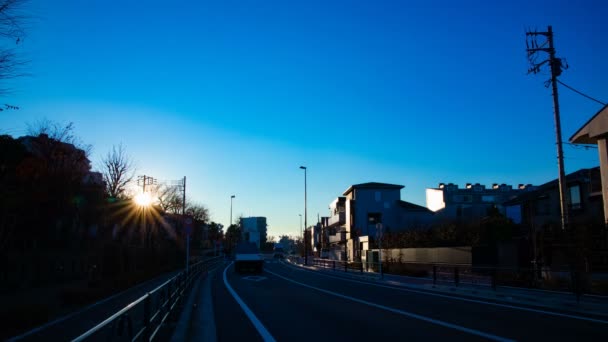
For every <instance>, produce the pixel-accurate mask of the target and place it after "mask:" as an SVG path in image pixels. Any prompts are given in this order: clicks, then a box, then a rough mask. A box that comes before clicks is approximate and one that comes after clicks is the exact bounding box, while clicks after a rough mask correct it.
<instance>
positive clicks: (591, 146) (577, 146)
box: [564, 143, 597, 150]
mask: <svg viewBox="0 0 608 342" xmlns="http://www.w3.org/2000/svg"><path fill="white" fill-rule="evenodd" d="M564 144H565V145H568V146H570V147H572V148H575V149H577V150H583V149H584V150H589V149H597V146H594V145H581V144H572V143H564Z"/></svg>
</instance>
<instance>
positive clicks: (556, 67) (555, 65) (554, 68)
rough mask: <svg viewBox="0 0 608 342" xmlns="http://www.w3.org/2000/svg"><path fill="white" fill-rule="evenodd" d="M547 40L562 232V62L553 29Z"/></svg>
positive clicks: (564, 205)
mask: <svg viewBox="0 0 608 342" xmlns="http://www.w3.org/2000/svg"><path fill="white" fill-rule="evenodd" d="M547 40H548V42H549V60H550V62H549V64H550V65H551V89H552V91H553V116H554V118H555V138H556V140H557V163H558V172H559V200H560V207H561V213H562V230H566V229H567V228H568V224H569V222H568V219H569V217H568V214H569V213H568V203H567V197H566V196H567V194H566V173H565V170H564V150H563V144H562V126H561V122H560V115H559V100H558V96H557V75H558V74H559V73H561V62H558V61H557V59H556V58H555V48H554V47H553V29H552V28H551V26H549V29H548V35H547Z"/></svg>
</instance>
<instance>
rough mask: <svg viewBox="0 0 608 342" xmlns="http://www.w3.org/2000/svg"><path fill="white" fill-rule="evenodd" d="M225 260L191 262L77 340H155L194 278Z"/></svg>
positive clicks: (217, 258)
mask: <svg viewBox="0 0 608 342" xmlns="http://www.w3.org/2000/svg"><path fill="white" fill-rule="evenodd" d="M222 260H223V258H222V257H214V258H211V259H207V260H204V261H199V262H197V263H195V264H192V265H190V267H189V268H188V271H186V270H184V271H181V272H179V273H178V274H177V275H175V276H174V277H172V278H171V279H169V280H167V281H166V282H164V283H163V284H162V285H160V286H158V287H157V288H155V289H154V290H152V291H150V292H148V293H146V294H145V295H143V296H142V297H140V298H139V299H137V300H136V301H134V302H132V303H131V304H129V305H127V306H125V307H124V308H123V309H122V310H120V311H118V312H116V313H115V314H113V315H112V316H110V317H108V318H107V319H106V320H104V321H103V322H101V323H99V324H98V325H96V326H95V327H93V328H92V329H90V330H89V331H87V332H85V333H84V334H82V335H80V336H78V337H77V338H75V339H74V340H73V341H74V342H80V341H100V340H106V341H118V340H126V341H139V340H146V341H151V340H153V339H154V338H155V337H156V336H157V334H158V332H159V330H160V328H161V327H162V325H163V323H164V322H165V321H166V320H167V318H168V317H169V315H170V314H171V313H172V312H173V310H174V309H175V308H176V306H177V305H178V304H179V303H180V301H181V300H182V299H183V298H184V296H185V295H186V291H187V290H188V289H189V288H190V285H191V284H192V281H193V280H194V279H196V277H198V276H199V275H200V274H201V273H202V272H203V271H206V270H207V269H209V267H211V266H212V265H214V264H215V263H217V262H220V261H222Z"/></svg>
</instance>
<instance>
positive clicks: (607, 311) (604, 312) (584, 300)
mask: <svg viewBox="0 0 608 342" xmlns="http://www.w3.org/2000/svg"><path fill="white" fill-rule="evenodd" d="M286 263H288V264H291V265H293V266H296V267H301V268H305V269H308V270H313V271H317V272H323V273H325V274H331V275H334V276H340V277H348V278H351V279H356V280H361V281H368V282H371V283H376V284H382V285H390V286H398V287H405V288H408V289H414V290H420V291H426V292H433V293H440V294H446V295H456V296H460V297H467V298H472V299H477V300H487V301H491V302H497V303H500V304H507V305H509V304H511V305H517V304H519V305H526V306H532V307H536V308H538V309H551V310H552V311H558V312H562V313H572V314H574V313H576V314H580V315H585V316H591V317H594V318H598V319H608V296H595V295H582V296H581V297H580V299H579V300H578V301H577V298H576V296H575V295H574V294H573V293H568V292H557V291H545V290H537V289H526V288H515V287H507V286H498V287H497V288H496V290H494V289H492V287H491V286H489V285H473V284H466V283H464V284H463V283H460V284H459V285H458V286H456V285H455V284H454V283H449V282H438V283H437V284H435V285H434V284H433V279H430V278H417V277H407V276H398V275H392V274H385V275H384V276H383V277H382V278H380V275H379V274H378V273H375V272H362V273H361V272H357V271H354V270H349V272H344V269H336V270H333V269H327V268H323V267H319V266H312V265H308V266H304V262H303V260H298V261H297V262H291V261H289V260H287V261H286Z"/></svg>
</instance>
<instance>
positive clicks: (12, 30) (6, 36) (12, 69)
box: [0, 0, 29, 109]
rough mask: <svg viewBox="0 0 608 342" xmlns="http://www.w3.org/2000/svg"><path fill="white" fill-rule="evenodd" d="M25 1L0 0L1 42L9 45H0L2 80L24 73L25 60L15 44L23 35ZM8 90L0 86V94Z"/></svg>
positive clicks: (0, 77)
mask: <svg viewBox="0 0 608 342" xmlns="http://www.w3.org/2000/svg"><path fill="white" fill-rule="evenodd" d="M27 2H29V0H0V38H3V40H2V41H3V42H9V47H5V46H4V45H5V44H2V45H3V46H2V47H0V80H2V81H4V80H7V79H12V78H15V77H19V76H23V75H25V73H24V72H23V70H22V69H23V66H24V65H25V64H26V63H27V61H25V60H23V59H22V58H21V57H20V56H19V54H18V52H17V51H16V48H15V45H18V44H20V43H21V42H22V41H23V38H24V37H25V22H27V20H28V19H29V17H28V16H26V15H25V14H24V11H23V8H24V6H25V4H26V3H27ZM8 92H9V88H8V87H6V86H5V85H2V86H0V95H6V94H7V93H8ZM7 108H10V109H14V108H15V107H13V106H7Z"/></svg>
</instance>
